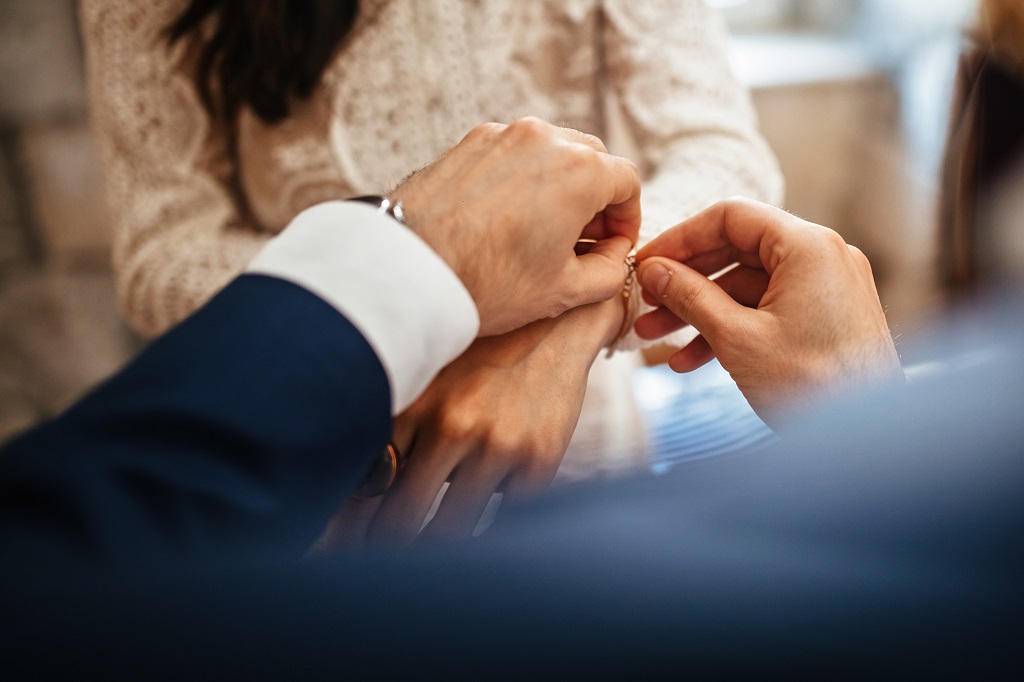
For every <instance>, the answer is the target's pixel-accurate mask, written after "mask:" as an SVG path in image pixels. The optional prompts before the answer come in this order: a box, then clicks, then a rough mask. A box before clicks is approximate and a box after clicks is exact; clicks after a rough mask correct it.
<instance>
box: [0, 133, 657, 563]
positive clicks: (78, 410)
mask: <svg viewBox="0 0 1024 682" xmlns="http://www.w3.org/2000/svg"><path fill="white" fill-rule="evenodd" d="M551 177H559V178H562V179H564V182H563V183H562V184H561V186H560V188H559V189H558V191H556V190H555V189H554V188H552V187H550V185H551V183H550V182H549V181H548V180H547V179H549V178H551ZM398 192H399V193H400V199H401V200H403V201H405V202H406V205H407V207H408V209H409V216H410V222H409V228H408V229H407V228H406V227H403V226H401V225H399V224H398V223H397V222H395V221H393V220H392V219H391V218H389V217H386V216H383V215H379V214H377V213H375V210H374V209H373V208H371V207H369V206H367V205H365V204H346V203H337V202H336V203H332V204H326V205H321V206H318V207H315V208H314V209H311V210H309V211H307V212H305V213H303V214H302V215H300V216H299V217H298V218H296V220H295V221H294V222H293V223H292V225H291V226H290V227H289V228H288V229H286V230H285V231H284V232H283V233H282V234H281V235H280V236H279V237H277V238H276V239H274V240H272V241H271V242H270V243H269V244H268V245H267V246H266V247H265V248H264V250H263V251H262V252H261V253H260V255H258V256H257V258H256V260H255V261H254V262H253V264H252V266H251V273H252V274H249V275H245V276H243V277H241V278H239V279H238V280H236V281H235V282H233V283H232V284H230V285H229V286H228V287H227V288H226V289H225V290H224V291H223V292H221V293H220V294H219V295H217V296H216V297H215V298H214V299H213V300H212V301H211V302H210V303H209V304H208V305H207V306H205V307H204V308H202V309H201V310H200V311H198V312H197V313H196V314H195V315H194V316H192V317H190V318H188V319H187V320H186V321H184V322H183V323H182V324H181V325H180V326H178V327H177V328H175V329H173V330H172V331H171V332H170V333H168V335H167V336H165V337H163V338H161V339H160V340H158V341H157V342H155V343H154V344H153V345H152V346H151V347H150V348H148V349H147V350H146V351H145V352H144V353H143V354H142V355H141V356H140V357H139V358H138V359H137V360H136V361H135V362H134V363H132V364H131V365H130V366H129V367H127V368H126V369H125V370H123V371H122V372H121V373H120V374H119V375H118V376H117V377H115V378H114V379H113V380H111V381H110V382H108V383H107V384H106V385H104V386H103V387H101V388H100V389H98V390H97V391H96V392H94V393H93V394H92V395H91V396H89V397H88V398H86V399H85V400H84V401H83V402H82V403H80V404H79V405H77V406H75V407H74V408H72V409H71V410H69V411H68V412H67V413H66V414H65V415H63V416H61V417H59V418H58V419H56V420H54V421H52V422H50V423H49V424H46V425H44V426H42V427H41V428H39V429H38V430H36V431H35V432H33V433H31V434H28V435H27V436H25V437H23V438H21V439H19V440H17V441H15V442H14V443H12V444H11V445H10V446H9V447H8V448H7V449H6V450H5V452H3V453H2V454H0V536H2V538H0V540H2V544H3V545H4V546H6V547H10V548H11V556H12V557H16V559H15V560H16V561H19V562H21V563H22V565H24V566H26V567H31V566H32V565H36V566H38V565H39V563H40V559H42V560H43V561H50V562H52V561H54V560H59V559H58V555H59V556H62V557H66V556H79V557H82V558H86V559H89V558H100V559H102V560H106V561H109V562H113V563H120V564H131V563H138V562H144V561H152V560H154V559H160V558H161V557H163V556H176V557H179V558H181V557H189V556H200V557H203V556H205V555H207V554H209V553H215V552H239V551H241V552H243V553H248V552H250V551H253V552H259V553H262V554H263V555H266V554H267V553H270V554H273V552H275V551H285V552H287V551H294V550H302V549H304V548H305V547H308V545H309V544H310V542H311V541H312V540H313V539H314V538H315V536H316V534H317V532H318V531H319V530H320V529H321V528H322V525H323V523H325V522H326V520H327V518H328V516H329V513H330V511H331V510H332V509H333V508H334V507H336V506H337V504H338V503H339V502H340V500H341V499H342V498H343V497H344V496H345V495H346V494H347V493H349V492H350V491H351V490H352V489H353V488H354V487H355V485H356V483H357V482H358V481H359V479H360V477H361V476H362V474H363V473H364V472H365V470H366V468H367V466H368V464H369V462H370V460H371V458H372V457H373V456H374V455H375V454H376V453H377V452H378V451H379V450H380V448H381V447H382V446H383V444H384V443H385V441H386V439H387V436H388V434H389V432H390V417H391V414H392V410H395V411H397V410H401V409H403V408H404V407H405V406H406V405H408V404H409V403H410V402H411V401H412V400H414V399H415V398H416V396H417V395H418V394H419V392H420V391H422V389H423V388H424V387H425V386H426V384H427V383H429V381H430V380H431V379H432V378H433V377H434V375H436V374H437V372H438V371H440V369H441V368H442V367H444V366H445V365H446V364H447V363H449V362H450V361H451V360H452V359H454V358H455V357H456V356H457V355H458V354H459V353H461V352H462V351H463V350H464V349H465V348H466V347H467V346H468V345H469V344H470V343H471V341H472V340H473V338H474V336H476V334H477V332H478V330H483V331H484V332H485V333H500V332H503V331H507V330H508V329H510V328H513V327H514V326H515V325H517V324H522V323H528V322H530V321H533V320H536V319H538V318H540V317H544V316H549V315H557V314H560V313H561V312H563V311H564V310H565V309H567V308H569V307H573V306H575V305H579V304H586V303H591V302H595V301H601V300H607V299H608V298H610V297H611V296H613V295H615V294H616V293H617V291H618V290H619V288H621V285H622V272H621V258H622V256H624V255H625V252H626V250H628V248H629V242H630V240H631V239H632V238H635V235H636V231H637V229H638V227H639V197H638V194H639V183H638V181H637V179H636V169H635V167H633V166H632V164H630V163H629V162H627V161H624V160H621V159H616V158H615V157H611V156H609V155H607V154H603V153H600V152H598V151H596V150H595V149H594V147H593V145H592V144H591V143H590V142H589V141H588V140H586V139H585V138H582V137H581V136H580V134H579V133H576V132H575V131H567V130H564V129H560V128H555V127H554V126H550V125H548V124H545V123H543V122H540V121H537V120H535V119H532V120H525V121H522V122H519V123H517V124H514V125H513V126H484V127H481V128H478V129H476V130H475V131H474V132H473V133H471V134H470V135H468V136H467V137H466V139H465V140H463V142H461V143H460V144H459V145H458V146H456V147H455V148H454V149H453V150H451V151H450V152H449V153H448V154H446V155H445V157H443V158H442V159H441V160H440V161H439V162H437V163H435V164H433V165H432V166H429V167H428V168H426V169H424V170H423V171H420V172H419V173H417V174H415V175H414V176H412V178H410V180H408V181H407V182H406V183H405V184H404V185H403V186H402V187H400V188H399V190H398ZM513 197H515V198H518V199H519V200H525V201H527V202H528V209H529V210H524V206H523V204H522V203H521V201H511V199H512V198H513ZM594 224H600V225H601V226H603V228H604V231H603V232H602V236H608V237H610V238H609V239H606V240H605V241H604V242H603V243H602V244H600V245H599V248H598V249H595V252H591V253H590V254H587V255H586V256H583V257H579V258H577V257H576V256H575V255H574V254H573V250H572V249H573V245H574V244H575V241H576V239H577V238H578V237H579V235H580V233H581V232H582V231H583V230H584V228H585V227H587V226H588V225H594ZM616 235H618V236H616Z"/></svg>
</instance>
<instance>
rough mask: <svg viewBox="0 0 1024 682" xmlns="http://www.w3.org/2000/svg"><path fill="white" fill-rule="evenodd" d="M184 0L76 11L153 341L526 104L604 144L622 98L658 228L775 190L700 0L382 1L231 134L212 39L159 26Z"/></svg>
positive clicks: (123, 260)
mask: <svg viewBox="0 0 1024 682" xmlns="http://www.w3.org/2000/svg"><path fill="white" fill-rule="evenodd" d="M184 4H185V2H184V0H154V1H153V2H146V3H139V2H132V0H85V1H84V2H82V10H81V11H82V25H83V33H84V37H85V43H86V48H87V64H88V74H89V83H90V90H91V95H92V98H91V99H92V103H93V116H94V125H95V129H96V133H97V137H98V140H99V144H100V148H101V154H102V158H103V161H104V166H105V175H106V182H107V187H108V188H109V195H110V196H109V198H110V205H111V209H112V212H113V217H114V221H115V223H116V225H115V235H116V236H115V244H114V264H115V269H116V271H117V276H118V282H119V292H120V297H121V303H122V308H123V310H124V313H125V316H126V318H127V319H128V321H129V323H130V324H131V325H132V326H133V327H134V328H135V329H136V330H137V331H139V332H140V333H142V334H145V335H155V334H158V333H160V332H162V331H163V330H165V329H167V328H168V327H169V326H171V325H172V324H174V323H175V322H177V321H178V320H180V319H181V318H183V317H184V316H186V315H187V314H189V313H190V312H192V311H193V310H194V309H195V308H197V307H198V306H199V305H200V304H202V303H203V302H204V301H206V300H207V299H208V298H210V297H211V296H212V295H213V294H214V293H215V292H216V291H217V290H218V289H220V288H221V287H222V286H223V285H224V284H226V283H227V282H228V281H229V280H230V279H231V278H233V277H234V276H235V275H236V274H238V273H239V272H240V271H241V270H242V268H243V266H244V265H245V264H246V263H247V262H248V261H249V260H250V259H251V257H252V256H253V255H254V253H255V251H256V250H257V249H258V248H259V247H260V245H261V244H262V243H263V242H264V241H266V240H267V239H269V238H270V237H271V236H272V235H273V234H274V233H276V232H278V231H279V230H281V229H282V228H283V227H284V226H285V225H287V224H288V222H289V221H290V220H291V219H292V218H293V217H294V216H295V215H296V214H297V213H298V212H300V211H301V210H302V209H304V208H306V207H308V206H310V205H312V204H314V203H317V202H320V201H324V200H327V199H336V198H339V197H345V196H350V195H354V194H381V193H385V192H386V191H387V190H388V189H390V188H391V187H393V186H394V185H395V184H397V183H398V182H399V181H400V180H401V179H402V178H403V177H405V176H406V175H407V174H409V173H410V172H411V171H413V170H415V169H417V168H419V167H421V166H423V165H424V164H426V163H428V162H429V161H431V160H432V159H434V158H435V157H437V156H438V155H439V154H440V153H441V152H443V151H444V150H445V149H447V148H449V147H451V146H452V145H454V144H455V143H457V142H458V141H459V140H460V139H461V138H462V136H463V135H464V134H465V133H466V132H467V131H468V130H469V129H470V128H471V127H473V126H474V125H476V124H478V123H481V122H484V121H500V122H509V121H511V120H513V119H515V118H516V117H521V116H525V115H528V114H531V115H536V116H539V117H541V118H543V119H546V120H549V121H552V122H555V123H558V124H561V125H567V126H572V127H576V128H580V129H582V130H585V131H587V132H591V133H594V134H596V135H598V136H599V137H602V138H604V139H607V134H606V133H607V130H606V127H607V125H606V123H607V118H608V115H607V111H608V107H607V106H606V102H607V101H608V100H610V99H611V98H614V100H616V101H617V103H618V105H619V106H620V108H621V111H622V113H623V114H624V120H625V122H626V128H628V130H629V132H630V133H631V134H632V137H633V138H634V140H635V145H634V147H635V149H636V153H637V158H636V159H635V160H636V161H637V163H638V164H639V166H640V168H641V172H642V174H643V176H644V178H645V185H644V190H643V192H644V195H643V207H644V215H645V220H644V235H643V236H644V238H646V239H649V238H650V237H651V236H652V235H653V234H655V233H657V232H658V231H659V230H661V229H663V228H665V227H667V226H670V225H672V224H674V223H676V222H678V220H680V219H681V218H683V217H685V216H686V215H688V214H691V213H693V212H695V211H696V210H698V209H700V208H702V207H703V206H705V205H707V204H708V203H711V202H713V201H715V200H717V199H720V198H722V197H725V196H729V195H733V194H744V195H747V196H752V197H756V198H760V199H764V200H768V201H778V199H779V198H780V196H779V195H780V187H781V181H780V177H779V173H778V170H777V168H776V165H775V162H774V159H773V157H772V155H771V153H770V151H769V150H768V148H767V147H766V145H765V143H764V142H763V141H762V139H761V138H760V136H759V135H758V133H757V131H756V124H755V120H754V116H753V113H752V110H751V106H750V103H749V101H748V99H747V96H746V94H745V92H744V91H743V90H742V89H741V88H739V87H737V85H736V84H735V83H734V81H733V79H732V77H731V75H730V73H729V70H728V67H727V64H726V61H725V57H724V33H723V30H722V28H721V26H720V24H719V22H718V21H717V17H716V16H715V15H713V14H712V13H710V12H709V10H707V9H706V8H705V7H704V4H703V2H701V1H700V0H543V1H533V2H515V1H514V0H500V1H498V0H488V1H487V2H483V1H476V2H473V1H471V0H367V1H365V2H364V3H363V9H362V12H361V16H360V19H359V20H358V21H357V24H356V26H355V27H354V29H353V32H352V34H351V35H350V38H349V40H348V42H347V44H346V47H345V49H343V50H342V51H340V53H339V54H338V55H337V57H336V58H335V60H334V61H333V63H332V64H331V66H330V67H329V69H328V72H327V73H326V75H325V77H324V79H323V83H322V86H321V87H320V89H319V90H318V92H316V94H315V95H314V97H313V98H311V99H310V100H309V101H306V102H299V103H297V104H296V105H295V107H294V109H293V113H292V115H291V116H290V117H289V118H288V119H287V120H285V121H284V122H283V123H280V124H278V125H273V126H270V125H266V124H264V123H263V122H262V121H260V120H259V119H258V118H256V117H255V116H254V115H252V114H251V113H250V112H247V111H244V110H243V112H242V114H241V116H240V120H239V121H238V125H237V130H236V131H234V132H233V134H232V135H230V136H229V134H228V133H227V131H225V130H224V129H223V128H222V127H220V126H218V125H216V124H213V123H212V122H211V121H210V119H209V117H208V116H207V115H206V112H205V111H204V109H203V107H202V106H201V105H200V103H199V100H198V96H197V93H196V90H195V87H194V85H193V82H192V78H191V73H192V70H191V69H192V66H193V64H194V58H195V56H196V53H197V50H196V48H197V45H196V44H195V43H193V44H188V43H187V42H181V43H179V44H178V45H176V46H175V47H174V48H173V49H171V48H168V47H167V45H166V41H165V40H164V39H163V38H162V31H163V29H164V27H165V26H166V25H167V24H168V23H169V21H170V19H171V17H173V16H175V15H176V14H177V13H178V12H180V11H181V10H182V8H183V6H184ZM606 95H609V96H610V97H606ZM612 142H614V141H612Z"/></svg>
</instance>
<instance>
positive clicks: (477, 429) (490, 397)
mask: <svg viewBox="0 0 1024 682" xmlns="http://www.w3.org/2000/svg"><path fill="white" fill-rule="evenodd" d="M623 312H624V311H623V305H622V301H621V299H620V298H615V299H613V300H611V301H607V302H605V303H599V304H594V305H591V306H586V307H584V308H578V309H575V310H572V311H569V312H567V313H565V314H563V315H562V316H560V317H558V318H556V319H553V320H542V321H539V322H535V323H534V324H531V325H528V326H526V327H524V328H522V329H519V330H516V331H514V332H511V333H509V334H505V335H503V336H496V337H488V338H483V339H479V340H477V341H476V343H474V344H473V345H472V346H471V347H470V348H469V350H467V351H466V352H465V353H464V354H463V355H462V356H461V357H459V358H458V359H457V360H456V361H455V362H453V363H452V364H451V365H449V366H448V367H446V368H445V369H444V370H443V371H442V372H441V374H440V375H438V377H437V378H436V379H435V380H434V382H433V383H432V384H431V385H430V388H428V389H427V391H426V393H424V394H423V395H422V396H421V397H420V398H419V399H418V400H417V401H416V402H415V403H413V404H412V406H410V407H409V409H407V410H406V411H405V412H404V413H402V414H401V415H400V416H399V417H398V419H397V420H396V422H395V431H394V442H395V444H396V446H397V447H398V448H399V449H401V450H402V452H404V453H406V455H407V456H408V463H407V464H406V467H405V469H403V471H402V472H401V474H400V476H399V477H398V479H397V480H396V481H395V483H394V485H393V486H392V487H391V489H390V490H388V491H387V492H386V493H385V494H384V495H383V496H381V497H379V498H373V499H369V500H352V501H350V502H349V503H347V504H346V505H345V507H343V509H342V511H341V512H340V513H339V514H338V515H337V516H336V517H335V519H334V520H333V521H332V523H331V526H330V527H329V529H328V532H327V537H326V538H325V539H326V541H327V543H326V544H327V545H328V546H338V545H346V546H357V545H359V544H361V543H362V540H363V539H364V538H365V539H367V540H369V541H370V542H376V541H383V542H396V541H402V540H408V539H411V538H414V537H416V535H417V534H418V533H419V532H420V529H421V527H422V526H423V521H424V519H426V517H427V514H428V512H429V511H430V508H431V506H432V505H433V503H434V500H435V498H436V497H437V495H438V493H439V492H440V490H441V488H442V486H443V485H444V483H445V481H450V485H449V487H448V490H447V492H446V493H445V495H444V498H443V499H442V501H441V503H440V506H439V507H438V509H437V513H436V514H435V516H434V518H433V519H432V520H431V522H430V524H429V525H428V526H427V527H426V528H425V529H424V530H423V533H424V535H431V536H441V537H445V538H465V537H469V536H470V535H471V534H472V532H473V529H474V528H475V527H476V525H477V522H478V521H479V520H480V517H481V515H482V514H483V511H484V509H485V507H486V506H487V503H488V501H489V500H490V499H491V495H492V494H493V493H495V492H503V493H505V494H506V495H507V496H509V497H511V498H515V497H521V496H523V495H528V494H530V493H535V492H539V491H543V490H544V489H546V488H547V486H548V484H549V483H550V482H551V479H552V478H553V477H554V475H555V472H556V471H557V469H558V466H559V464H560V463H561V461H562V455H563V454H565V449H566V447H567V446H568V444H569V439H570V438H571V437H572V433H573V431H574V429H575V427H576V421H577V419H578V418H579V414H580V409H581V406H582V404H583V395H584V392H585V390H586V385H587V376H588V374H589V371H590V366H591V365H592V364H593V362H594V359H595V357H596V356H597V353H598V352H599V351H600V349H601V348H602V347H603V346H605V345H607V344H608V343H610V342H611V341H612V340H613V338H614V336H615V334H616V333H617V332H618V330H619V328H620V326H621V322H622V315H623Z"/></svg>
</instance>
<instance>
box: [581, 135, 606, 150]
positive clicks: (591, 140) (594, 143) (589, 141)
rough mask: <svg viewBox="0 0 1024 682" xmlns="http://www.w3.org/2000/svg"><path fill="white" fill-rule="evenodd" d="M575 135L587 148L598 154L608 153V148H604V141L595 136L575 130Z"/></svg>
mask: <svg viewBox="0 0 1024 682" xmlns="http://www.w3.org/2000/svg"><path fill="white" fill-rule="evenodd" d="M576 133H577V134H578V135H579V138H580V141H581V142H582V143H583V144H585V145H587V146H588V147H591V148H593V149H596V150H597V151H599V152H605V153H607V152H608V147H606V146H605V144H604V140H602V139H601V138H600V137H598V136H597V135H591V134H590V133H585V132H583V131H582V130H577V131H576Z"/></svg>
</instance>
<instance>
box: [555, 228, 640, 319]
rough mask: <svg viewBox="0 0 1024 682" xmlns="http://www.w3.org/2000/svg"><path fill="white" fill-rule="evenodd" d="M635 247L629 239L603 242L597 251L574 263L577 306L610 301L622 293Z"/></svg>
mask: <svg viewBox="0 0 1024 682" xmlns="http://www.w3.org/2000/svg"><path fill="white" fill-rule="evenodd" d="M632 248H633V243H632V242H631V241H630V240H629V239H628V238H627V237H621V236H616V237H610V238H608V239H602V240H601V241H599V242H598V243H597V244H596V245H595V246H594V248H592V249H591V250H590V251H588V252H587V253H585V254H583V255H582V256H578V257H576V258H575V259H573V265H574V268H573V269H574V272H572V273H571V276H572V279H571V280H570V281H571V282H572V288H573V294H574V295H573V298H574V300H575V301H574V302H575V305H577V306H580V305H587V304H588V303H598V302H600V301H607V300H608V299H609V298H611V297H612V296H615V295H616V294H617V293H619V292H620V291H622V284H623V282H624V281H625V278H626V256H628V255H629V251H630V249H632Z"/></svg>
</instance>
